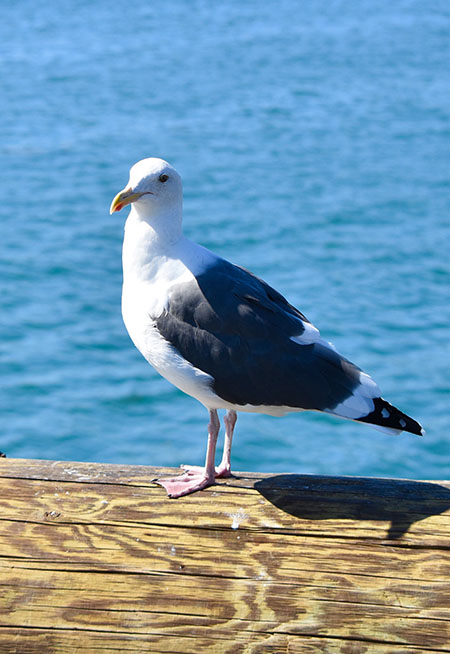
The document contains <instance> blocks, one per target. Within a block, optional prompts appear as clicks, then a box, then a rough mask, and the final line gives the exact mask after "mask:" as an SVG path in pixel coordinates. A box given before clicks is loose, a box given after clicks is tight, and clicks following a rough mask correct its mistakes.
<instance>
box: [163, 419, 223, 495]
mask: <svg viewBox="0 0 450 654" xmlns="http://www.w3.org/2000/svg"><path fill="white" fill-rule="evenodd" d="M219 429H220V422H219V416H218V415H217V411H216V410H215V409H213V410H212V411H210V412H209V425H208V446H207V449H206V461H205V467H204V468H200V471H198V472H185V473H184V474H183V475H180V476H179V477H172V478H171V479H157V480H156V483H157V484H160V485H161V486H164V488H165V489H166V491H167V494H168V496H169V497H172V498H175V497H181V496H182V495H189V493H194V492H195V491H198V490H202V489H203V488H206V487H207V486H211V484H213V483H214V479H215V468H214V460H215V455H216V443H217V436H218V434H219Z"/></svg>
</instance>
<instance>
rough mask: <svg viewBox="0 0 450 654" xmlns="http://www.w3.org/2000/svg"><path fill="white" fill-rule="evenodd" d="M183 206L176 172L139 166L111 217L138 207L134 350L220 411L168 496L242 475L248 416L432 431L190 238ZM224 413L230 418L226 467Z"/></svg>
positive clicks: (279, 298) (292, 313)
mask: <svg viewBox="0 0 450 654" xmlns="http://www.w3.org/2000/svg"><path fill="white" fill-rule="evenodd" d="M182 200H183V192H182V181H181V177H180V175H179V174H178V173H177V171H176V170H175V169H174V168H173V167H172V166H171V165H170V164H169V163H167V161H164V160H163V159H158V158H148V159H143V160H142V161H139V162H137V163H136V164H135V165H134V166H133V167H132V168H131V170H130V178H129V182H128V184H127V186H126V187H125V189H124V190H123V191H120V192H119V193H118V194H117V195H116V196H115V198H114V200H113V201H112V204H111V208H110V213H111V214H113V213H114V212H116V211H120V210H121V209H123V208H124V207H125V206H128V205H131V211H130V213H129V216H128V218H127V220H126V224H125V235H124V242H123V253H122V254H123V256H122V259H123V292H122V315H123V320H124V323H125V326H126V328H127V330H128V333H129V335H130V337H131V340H132V341H133V343H134V344H135V346H136V347H137V349H138V350H139V351H140V352H141V353H142V355H143V356H144V357H145V359H146V360H147V361H148V362H149V363H150V364H151V365H152V366H153V367H154V368H155V369H156V370H157V371H158V372H159V373H160V374H161V375H162V376H163V377H165V378H166V379H167V380H168V381H169V382H171V383H172V384H174V385H175V386H176V387H177V388H179V389H180V390H182V391H183V392H184V393H187V394H188V395H191V396H192V397H194V398H196V399H197V400H198V401H199V402H201V403H202V404H203V405H204V406H205V407H206V409H207V410H208V411H209V425H208V441H207V449H206V460H205V466H204V467H196V466H181V467H182V468H183V469H184V472H183V473H182V474H181V475H178V476H175V477H171V478H162V479H158V480H156V481H157V483H158V484H160V485H161V486H163V487H164V488H165V489H166V491H167V494H168V496H169V497H171V498H175V497H181V496H183V495H187V494H189V493H193V492H195V491H198V490H202V489H204V488H206V487H208V486H210V485H211V484H213V483H214V481H215V479H216V478H218V477H229V476H231V474H232V473H231V463H230V455H231V444H232V439H233V432H234V428H235V425H236V419H237V412H238V411H246V412H251V413H264V414H268V415H272V416H282V415H284V414H286V413H290V412H294V411H297V412H298V411H305V410H312V411H321V412H324V413H328V414H332V415H335V416H339V417H342V418H347V419H350V420H355V421H358V422H363V423H369V424H371V425H373V426H375V427H376V428H379V429H381V430H383V431H387V432H389V433H400V432H402V431H406V432H411V433H413V434H417V435H422V434H423V433H424V432H423V429H422V427H421V425H420V424H419V423H418V422H416V421H415V420H414V419H413V418H410V417H409V416H407V415H406V414H405V413H403V412H402V411H400V410H399V409H397V408H395V407H394V406H392V405H391V404H389V402H387V401H386V400H384V399H382V397H381V394H380V389H379V388H378V386H377V384H376V383H375V382H374V381H373V379H372V378H371V377H370V376H369V375H368V374H366V373H365V372H363V371H362V370H361V369H360V368H358V367H357V366H356V365H355V364H353V363H351V362H350V361H349V360H348V359H346V358H344V357H343V356H341V355H340V354H339V353H338V352H337V351H336V349H335V348H334V346H333V345H332V344H331V343H328V342H327V341H326V340H324V339H322V338H321V336H320V333H319V330H318V329H317V328H316V327H315V326H314V325H313V324H312V323H311V322H310V321H309V320H308V319H307V318H306V317H305V316H304V315H303V314H302V313H301V312H300V311H298V310H297V309H296V308H295V307H294V306H292V305H291V304H290V303H289V302H288V301H287V300H286V299H285V298H284V297H283V295H281V294H280V293H279V292H278V291H276V290H275V289H273V288H272V287H271V286H269V285H268V284H267V283H266V282H264V281H263V280H262V279H259V278H258V277H256V276H255V275H253V274H252V273H251V272H249V271H248V270H245V269H244V268H241V267H240V266H237V265H234V264H232V263H230V262H229V261H227V260H225V259H223V258H221V257H220V256H218V255H217V254H214V253H213V252H211V251H210V250H208V249H206V248H204V247H202V246H201V245H198V244H196V243H194V242H192V241H190V240H189V239H187V238H186V237H185V236H184V235H183V233H182ZM218 409H225V410H226V414H225V417H224V423H225V441H224V450H223V457H222V461H221V463H220V465H219V466H218V467H217V468H216V467H215V453H216V444H217V437H218V433H219V429H220V421H219V417H218V414H217V411H218Z"/></svg>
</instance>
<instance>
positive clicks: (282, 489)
mask: <svg viewBox="0 0 450 654" xmlns="http://www.w3.org/2000/svg"><path fill="white" fill-rule="evenodd" d="M160 472H161V470H160V469H159V470H158V469H155V468H149V467H145V466H136V467H132V466H126V467H119V466H114V465H102V464H81V463H67V462H59V463H57V462H47V461H21V460H10V459H0V588H1V591H0V652H26V653H27V654H34V653H35V652H38V651H39V652H40V653H41V652H42V651H48V652H60V651H62V650H63V649H64V652H65V653H67V654H71V653H72V652H80V651H83V652H91V651H92V652H103V653H104V652H108V651H111V652H114V651H116V650H121V651H130V652H137V651H140V652H145V651H148V652H152V653H155V654H157V653H158V652H174V653H175V652H191V651H192V652H194V651H195V652H199V651H200V652H214V653H215V652H218V653H219V654H220V653H221V652H233V653H234V652H251V653H253V652H254V653H255V654H256V653H258V654H259V653H260V652H261V653H262V652H274V653H275V652H277V653H278V652H289V653H292V652H294V653H295V652H307V653H308V652H331V653H334V652H341V651H342V652H346V653H347V652H348V653H350V654H351V653H353V652H355V653H356V652H369V653H370V652H380V653H384V652H386V653H387V652H395V653H396V654H397V653H398V654H401V653H402V652H404V653H405V654H406V652H417V651H423V652H425V651H426V652H438V651H439V652H449V651H450V600H449V597H450V583H449V580H450V546H449V545H450V543H449V537H448V534H449V528H450V483H449V482H413V481H407V480H397V481H395V480H374V479H362V478H361V479H357V478H332V477H314V476H305V475H251V474H247V473H240V474H239V475H238V476H237V478H235V479H232V480H224V481H222V482H220V484H217V485H216V486H213V487H211V488H209V489H207V490H206V491H203V492H201V493H197V494H194V495H192V496H188V497H186V498H180V499H179V500H168V499H167V498H166V497H165V495H164V491H163V489H162V488H160V487H159V486H156V485H155V484H152V483H151V479H153V478H154V477H155V476H157V475H158V474H160ZM165 472H166V473H167V472H168V471H167V470H166V471H165ZM169 472H171V473H175V472H176V471H169Z"/></svg>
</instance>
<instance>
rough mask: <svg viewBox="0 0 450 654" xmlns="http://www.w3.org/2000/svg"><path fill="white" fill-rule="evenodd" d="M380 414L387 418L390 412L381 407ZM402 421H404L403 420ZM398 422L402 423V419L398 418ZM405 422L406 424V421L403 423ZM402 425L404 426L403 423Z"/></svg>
mask: <svg viewBox="0 0 450 654" xmlns="http://www.w3.org/2000/svg"><path fill="white" fill-rule="evenodd" d="M381 415H382V416H383V418H389V416H390V415H391V414H390V413H389V411H388V410H387V409H383V410H382V412H381ZM403 422H404V421H403ZM400 424H402V421H401V420H400ZM405 424H406V423H405ZM404 426H405V425H402V427H404Z"/></svg>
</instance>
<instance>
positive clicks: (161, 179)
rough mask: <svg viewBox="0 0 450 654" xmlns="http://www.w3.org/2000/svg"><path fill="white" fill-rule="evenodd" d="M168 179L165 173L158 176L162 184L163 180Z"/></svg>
mask: <svg viewBox="0 0 450 654" xmlns="http://www.w3.org/2000/svg"><path fill="white" fill-rule="evenodd" d="M168 179H169V175H166V174H165V173H163V174H162V175H160V176H159V181H160V182H162V183H163V184H164V182H167V180H168Z"/></svg>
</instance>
